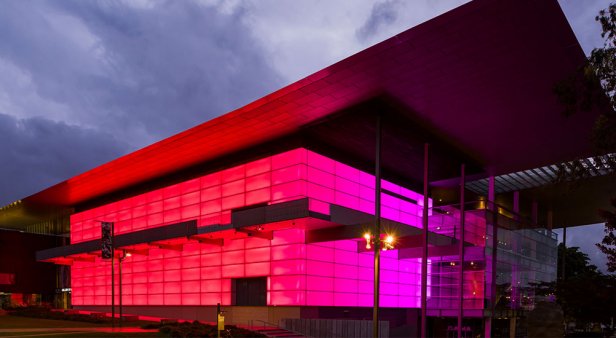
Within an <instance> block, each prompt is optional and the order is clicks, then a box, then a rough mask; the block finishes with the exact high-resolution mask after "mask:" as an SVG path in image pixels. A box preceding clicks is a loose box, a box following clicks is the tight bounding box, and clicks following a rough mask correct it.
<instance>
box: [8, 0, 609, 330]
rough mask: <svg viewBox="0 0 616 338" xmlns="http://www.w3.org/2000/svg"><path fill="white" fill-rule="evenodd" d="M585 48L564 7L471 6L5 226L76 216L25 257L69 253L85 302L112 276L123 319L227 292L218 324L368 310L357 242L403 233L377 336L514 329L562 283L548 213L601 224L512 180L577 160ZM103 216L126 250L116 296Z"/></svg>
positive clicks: (119, 162)
mask: <svg viewBox="0 0 616 338" xmlns="http://www.w3.org/2000/svg"><path fill="white" fill-rule="evenodd" d="M546 27H548V28H549V29H548V28H546ZM531 48H532V49H533V50H534V52H533V53H529V49H531ZM584 62H585V56H584V53H583V52H582V50H581V48H580V47H579V44H578V43H577V40H576V39H575V36H574V35H573V32H572V31H571V29H570V27H569V25H568V23H567V21H566V19H565V17H564V15H563V13H562V11H561V10H560V8H559V7H558V3H557V2H556V1H540V2H537V1H531V0H523V1H513V0H510V1H493V0H476V1H472V2H470V3H468V4H465V5H463V6H461V7H459V8H457V9H455V10H453V11H450V12H448V13H445V14H444V15H441V16H439V17H437V18H435V19H433V20H430V21H428V22H426V23H424V24H421V25H419V26H417V27H415V28H412V29H410V30H408V31H406V32H403V33H401V34H399V35H397V36H395V37H393V38H391V39H388V40H386V41H383V42H381V43H379V44H377V45H375V46H373V47H370V48H368V49H366V50H364V51H362V52H360V53H358V54H356V55H353V56H351V57H349V58H347V59H345V60H343V61H341V62H339V63H336V64H334V65H332V66H330V67H327V68H325V69H323V70H321V71H319V72H317V73H315V74H313V75H310V76H308V77H307V78H305V79H302V80H300V81H298V82H296V83H293V84H291V85H289V86H287V87H285V88H282V89H280V90H279V91H276V92H274V93H272V94H269V95H267V96H265V97H263V98H261V99H259V100H257V101H255V102H252V103H250V104H248V105H246V106H244V107H242V108H239V109H237V110H235V111H233V112H230V113H228V114H225V115H223V116H220V117H218V118H216V119H213V120H211V121H208V122H206V123H203V124H201V125H198V126H196V127H194V128H192V129H189V130H187V131H184V132H182V133H179V134H177V135H174V136H172V137H170V138H168V139H165V140H162V141H160V142H158V143H155V144H153V145H151V146H148V147H146V148H143V149H141V150H138V151H136V152H134V153H131V154H128V155H125V156H123V157H121V158H119V159H116V160H114V161H111V162H109V163H106V164H104V165H102V166H100V167H97V168H94V169H92V170H90V171H88V172H86V173H84V174H81V175H78V176H75V177H73V178H70V179H68V180H66V181H64V182H62V183H60V184H58V185H55V186H53V187H50V188H48V189H46V190H43V191H41V192H39V193H37V194H35V195H32V196H30V197H28V198H26V199H24V200H23V202H22V203H20V204H19V205H17V206H15V207H12V208H10V210H9V211H7V212H5V213H0V222H6V223H9V222H13V223H15V224H17V223H19V222H22V223H19V224H25V223H26V220H24V219H25V218H24V217H23V215H29V216H31V217H30V218H29V219H35V218H36V217H38V218H41V219H43V218H46V219H49V218H53V217H56V216H57V215H59V216H58V217H64V216H65V215H69V214H70V217H69V221H67V222H57V223H58V224H60V225H62V226H63V227H64V228H63V230H62V231H58V232H64V233H70V244H69V245H64V246H60V247H56V248H52V249H49V250H44V251H40V252H39V253H38V255H37V258H38V260H40V261H45V262H53V263H56V264H60V265H63V266H70V272H71V276H70V280H71V285H70V287H71V289H72V293H71V295H70V297H71V301H72V305H73V307H75V308H77V309H83V310H90V311H99V312H109V310H110V305H111V299H112V296H111V295H112V293H115V301H114V302H115V303H116V304H119V303H120V291H119V286H120V285H121V286H122V291H121V295H122V297H121V301H122V304H123V307H124V313H128V314H139V315H147V316H156V317H165V318H167V317H171V318H181V319H199V320H204V321H212V320H213V318H214V316H215V311H216V304H217V303H220V304H222V305H223V307H224V308H225V311H227V312H226V317H227V322H228V323H238V324H247V323H249V322H250V321H254V320H261V321H264V322H269V323H275V324H278V323H287V324H288V325H289V326H291V327H292V328H295V326H294V325H296V324H297V322H293V320H296V321H300V322H299V325H300V326H301V325H304V326H307V322H306V321H309V320H316V321H318V320H321V321H325V320H329V319H336V320H347V321H348V323H347V324H348V325H349V327H351V326H352V324H353V322H352V321H354V320H355V321H362V320H364V321H365V320H370V319H372V318H373V313H374V305H375V301H374V299H375V298H374V296H375V295H374V292H373V290H374V285H375V284H376V283H375V270H376V269H375V260H376V259H375V251H374V247H375V243H367V240H366V238H365V237H364V236H365V235H366V233H368V234H374V233H375V224H377V223H380V225H381V235H380V236H382V237H383V238H385V236H387V235H392V236H394V237H395V240H394V242H393V244H392V248H391V249H388V250H386V251H379V252H380V260H379V262H380V268H379V269H378V270H376V271H379V274H378V276H379V278H380V281H379V285H380V286H379V292H378V296H379V302H378V306H377V309H378V310H380V320H382V321H383V322H385V324H384V327H383V331H381V332H387V333H388V334H389V335H390V336H404V337H408V336H419V335H422V334H425V335H432V336H446V335H448V334H452V331H453V333H456V334H458V335H460V336H461V335H462V334H468V335H470V334H472V335H477V334H483V335H484V336H499V335H505V334H507V335H508V334H509V333H504V331H501V328H506V330H509V328H510V327H512V326H511V325H513V327H515V325H516V321H515V320H514V319H515V318H517V317H522V316H524V314H525V313H527V312H528V311H530V310H532V309H533V307H534V305H535V304H536V302H537V301H540V300H541V299H540V298H538V297H537V296H536V295H535V292H534V286H533V285H535V283H537V282H541V281H553V280H555V278H556V238H555V236H554V235H553V233H552V232H551V229H552V227H553V226H558V224H561V226H562V225H563V224H588V223H592V222H593V220H590V219H589V218H585V219H583V220H582V219H578V218H575V217H579V216H582V215H587V214H585V213H582V212H580V211H579V210H578V209H576V208H574V207H571V206H572V205H573V206H576V205H582V203H569V204H567V207H558V205H557V203H556V202H555V200H554V199H550V200H548V199H546V198H544V197H545V196H541V195H540V194H537V193H535V192H534V191H532V189H530V188H531V187H537V185H535V186H533V185H532V184H531V183H528V185H524V184H525V183H524V182H533V181H536V182H542V181H544V182H549V179H547V178H545V177H542V176H541V175H543V174H541V173H544V172H545V173H547V171H549V170H550V169H549V168H547V167H545V168H544V167H543V166H547V165H549V164H554V163H562V162H563V161H569V160H572V159H574V158H578V157H579V156H588V155H589V152H590V150H589V148H590V146H589V144H588V143H587V142H586V141H587V140H588V139H589V137H588V135H589V133H590V130H592V125H593V121H594V119H593V117H594V116H596V114H595V113H596V112H589V113H587V114H574V115H571V116H563V115H562V114H561V112H562V106H561V105H560V104H559V103H558V101H557V100H556V99H555V98H554V95H553V86H554V84H555V83H556V82H558V81H560V80H561V79H562V78H564V77H566V76H567V75H568V74H571V72H573V71H575V70H576V69H578V67H579V66H580V65H582V64H583V63H584ZM548 125H549V126H550V128H549V130H546V128H545V126H548ZM535 168H541V170H535ZM377 177H380V178H381V180H380V181H379V180H377ZM514 178H515V180H514ZM377 181H378V182H380V193H377V190H379V189H378V188H377V187H378V186H379V184H377ZM523 183H524V184H523ZM543 185H544V186H545V185H547V183H544V184H543ZM461 187H462V189H461ZM525 189H526V190H525ZM426 192H427V193H426ZM377 196H378V197H379V198H378V199H380V208H379V209H377V208H375V205H377V204H379V203H378V202H377V200H378V199H377ZM426 197H429V198H426ZM586 200H587V199H585V200H584V201H586ZM606 200H609V199H606ZM424 201H427V203H426V202H424ZM585 203H586V202H585ZM584 205H586V204H584ZM550 208H551V209H550ZM555 210H556V211H558V212H552V211H555ZM375 211H378V212H380V218H379V217H376V215H375ZM569 211H571V212H572V213H571V214H568V212H569ZM584 217H586V216H584ZM593 217H594V216H593ZM101 222H113V223H114V227H115V238H114V243H115V248H116V255H117V257H118V258H120V257H122V258H123V259H122V261H121V262H122V263H121V265H122V272H121V276H122V277H121V278H122V279H121V282H120V273H119V271H118V270H117V269H116V270H115V278H116V280H115V282H114V284H115V285H116V289H115V290H113V291H112V288H111V281H112V278H111V266H110V262H109V260H104V259H102V258H101V240H100V237H101ZM584 222H586V223H584ZM67 244H68V243H67ZM368 244H370V248H368V246H369V245H368ZM127 254H130V257H127ZM117 268H119V266H117ZM424 271H425V273H423V272H424ZM501 318H507V319H501ZM302 320H303V321H304V322H301V321H302ZM424 321H427V322H426V325H422V324H423V322H424ZM504 321H505V322H504ZM302 323H303V324H302ZM459 323H460V324H461V325H459ZM518 323H519V322H518ZM287 324H285V325H287ZM311 325H312V324H311ZM345 325H346V324H345ZM308 326H310V325H308ZM426 328H427V332H423V331H422V330H426ZM456 331H457V332H456ZM321 333H322V334H316V335H317V336H322V335H325V334H326V332H321ZM313 335H315V334H314V332H313ZM338 335H339V336H348V335H346V334H340V333H339V334H338Z"/></svg>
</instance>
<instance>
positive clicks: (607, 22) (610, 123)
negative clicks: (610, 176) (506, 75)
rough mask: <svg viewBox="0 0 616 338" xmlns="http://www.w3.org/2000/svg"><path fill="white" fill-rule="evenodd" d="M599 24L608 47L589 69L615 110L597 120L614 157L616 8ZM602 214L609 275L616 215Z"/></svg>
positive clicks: (598, 141)
mask: <svg viewBox="0 0 616 338" xmlns="http://www.w3.org/2000/svg"><path fill="white" fill-rule="evenodd" d="M596 20H597V21H599V22H600V23H601V28H602V30H603V32H602V33H601V36H602V37H603V38H605V44H604V45H603V48H595V49H594V50H593V51H592V54H591V55H590V59H589V65H590V67H592V69H593V71H594V73H595V74H596V75H597V77H598V79H599V81H600V82H601V86H602V87H603V89H604V90H605V93H606V94H607V97H608V98H609V100H610V107H611V108H612V109H611V110H609V111H606V112H605V113H603V114H601V116H600V117H599V118H598V119H597V121H596V123H595V131H594V142H595V145H596V147H597V148H598V149H600V150H603V151H605V152H610V153H612V152H614V151H616V4H614V3H612V4H610V6H609V7H608V8H607V9H604V10H602V11H600V12H599V15H598V16H597V17H596ZM612 206H613V207H614V209H615V210H616V198H614V199H612ZM599 213H600V215H601V216H602V218H603V219H604V220H605V237H603V240H602V241H601V243H597V247H599V249H600V250H601V251H602V252H603V253H604V254H606V255H607V259H608V262H607V267H608V271H610V272H616V213H615V212H612V211H609V210H600V211H599Z"/></svg>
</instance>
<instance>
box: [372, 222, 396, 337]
mask: <svg viewBox="0 0 616 338" xmlns="http://www.w3.org/2000/svg"><path fill="white" fill-rule="evenodd" d="M378 225H380V224H377V229H379V230H380V226H378ZM364 239H365V240H366V249H368V250H370V249H372V248H373V247H374V309H373V310H374V312H373V318H372V329H373V332H372V333H373V334H372V335H373V337H374V338H378V337H379V321H378V319H379V315H378V314H379V292H380V290H379V284H380V282H379V279H380V275H381V267H380V260H381V257H380V253H381V250H382V251H387V250H391V249H393V248H394V243H395V242H396V238H395V237H394V236H392V235H389V234H386V235H385V238H382V239H381V234H380V232H377V236H373V235H372V234H371V233H369V232H366V233H364Z"/></svg>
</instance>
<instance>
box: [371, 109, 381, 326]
mask: <svg viewBox="0 0 616 338" xmlns="http://www.w3.org/2000/svg"><path fill="white" fill-rule="evenodd" d="M374 181H375V182H374V183H375V184H374V238H375V240H376V239H379V240H380V239H381V115H380V114H377V116H376V140H375V154H374ZM379 247H380V245H376V242H375V245H374V304H373V306H374V308H373V311H372V336H373V337H374V338H378V337H379V279H380V277H381V276H380V274H381V256H380V255H381V253H380V251H379V249H380V248H379Z"/></svg>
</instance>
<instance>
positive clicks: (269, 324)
mask: <svg viewBox="0 0 616 338" xmlns="http://www.w3.org/2000/svg"><path fill="white" fill-rule="evenodd" d="M255 322H257V323H262V324H263V326H255V325H254V323H255ZM248 326H249V327H250V330H251V331H255V330H254V329H255V327H263V328H264V329H265V328H266V327H273V328H276V329H280V330H285V331H289V332H291V333H295V334H298V335H302V336H305V334H303V333H301V332H297V331H293V330H290V329H287V328H284V327H280V325H278V324H274V323H270V322H268V321H265V320H260V319H251V320H249V321H248ZM336 338H342V337H336Z"/></svg>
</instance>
